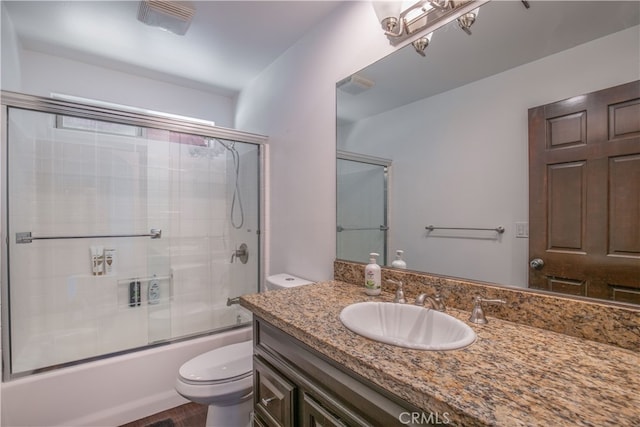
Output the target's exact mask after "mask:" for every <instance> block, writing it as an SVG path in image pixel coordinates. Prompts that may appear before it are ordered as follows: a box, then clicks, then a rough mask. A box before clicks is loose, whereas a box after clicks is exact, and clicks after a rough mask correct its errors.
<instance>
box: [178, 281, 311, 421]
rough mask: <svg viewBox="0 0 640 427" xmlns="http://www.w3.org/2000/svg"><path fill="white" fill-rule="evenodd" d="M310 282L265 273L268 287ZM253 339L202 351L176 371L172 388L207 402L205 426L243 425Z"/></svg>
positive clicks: (250, 402)
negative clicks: (267, 275) (176, 374)
mask: <svg viewBox="0 0 640 427" xmlns="http://www.w3.org/2000/svg"><path fill="white" fill-rule="evenodd" d="M311 283H312V282H310V281H308V280H305V279H301V278H299V277H295V276H292V275H290V274H276V275H273V276H269V277H268V278H267V281H266V288H267V289H268V290H274V289H284V288H291V287H294V286H301V285H307V284H311ZM252 388H253V341H244V342H240V343H236V344H230V345H227V346H224V347H220V348H217V349H215V350H211V351H209V352H206V353H203V354H201V355H199V356H196V357H194V358H193V359H191V360H189V361H187V362H185V363H184V364H183V365H182V366H181V367H180V370H179V371H178V377H177V378H176V384H175V389H176V391H177V392H178V393H179V394H180V395H181V396H183V397H185V398H186V399H189V400H190V401H192V402H196V403H200V404H203V405H208V406H209V409H208V410H207V422H206V425H207V427H246V426H249V425H250V424H251V411H252V409H253V399H252Z"/></svg>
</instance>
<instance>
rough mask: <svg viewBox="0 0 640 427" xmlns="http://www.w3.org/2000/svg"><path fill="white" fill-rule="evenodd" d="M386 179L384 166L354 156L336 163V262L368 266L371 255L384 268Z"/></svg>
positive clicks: (385, 165) (386, 169)
mask: <svg viewBox="0 0 640 427" xmlns="http://www.w3.org/2000/svg"><path fill="white" fill-rule="evenodd" d="M360 157H362V156H360ZM387 175H388V164H380V163H371V162H370V161H367V160H366V159H365V158H364V157H362V158H359V157H357V156H354V155H350V156H345V158H340V157H339V158H338V159H337V206H338V211H337V230H336V231H337V238H336V242H337V249H336V254H337V258H339V259H346V260H350V261H357V262H368V261H369V253H371V252H375V253H378V254H379V255H380V257H379V258H378V263H379V264H381V265H385V264H386V261H387V230H388V226H387Z"/></svg>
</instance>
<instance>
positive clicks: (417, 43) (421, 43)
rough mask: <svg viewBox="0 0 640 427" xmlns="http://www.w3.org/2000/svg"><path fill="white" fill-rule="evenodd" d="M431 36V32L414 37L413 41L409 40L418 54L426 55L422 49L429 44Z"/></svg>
mask: <svg viewBox="0 0 640 427" xmlns="http://www.w3.org/2000/svg"><path fill="white" fill-rule="evenodd" d="M431 37H433V32H431V33H429V34H427V35H426V36H423V37H420V38H418V39H415V40H414V41H413V42H411V44H412V45H413V48H414V49H415V50H416V52H418V54H419V55H421V56H426V55H425V53H424V50H425V49H426V48H427V46H429V43H430V42H431Z"/></svg>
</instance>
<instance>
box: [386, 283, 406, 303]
mask: <svg viewBox="0 0 640 427" xmlns="http://www.w3.org/2000/svg"><path fill="white" fill-rule="evenodd" d="M387 282H389V283H393V284H394V285H398V289H396V297H395V298H394V299H393V302H395V303H398V304H406V303H407V300H406V299H405V298H404V290H403V289H402V282H401V281H397V280H391V279H387Z"/></svg>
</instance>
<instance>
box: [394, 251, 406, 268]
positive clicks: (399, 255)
mask: <svg viewBox="0 0 640 427" xmlns="http://www.w3.org/2000/svg"><path fill="white" fill-rule="evenodd" d="M402 254H404V251H401V250H400V249H398V250H397V251H396V259H394V260H393V262H392V263H391V267H394V268H407V263H406V262H404V260H403V259H402Z"/></svg>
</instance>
